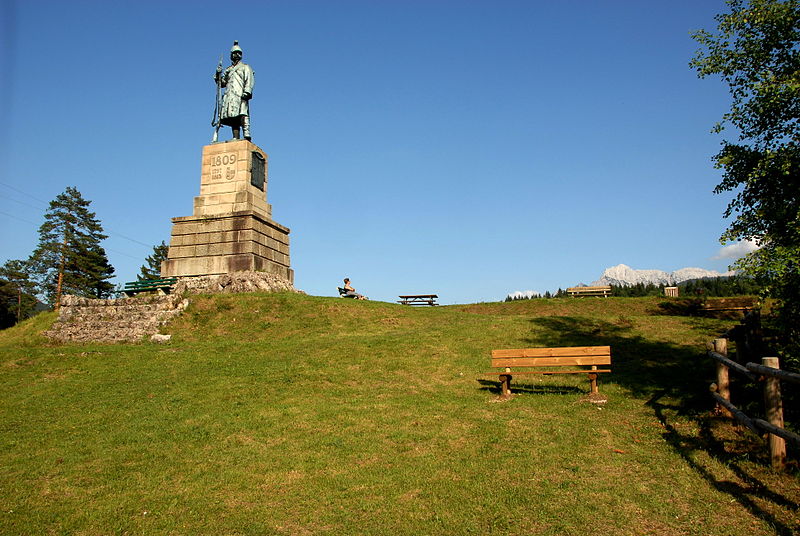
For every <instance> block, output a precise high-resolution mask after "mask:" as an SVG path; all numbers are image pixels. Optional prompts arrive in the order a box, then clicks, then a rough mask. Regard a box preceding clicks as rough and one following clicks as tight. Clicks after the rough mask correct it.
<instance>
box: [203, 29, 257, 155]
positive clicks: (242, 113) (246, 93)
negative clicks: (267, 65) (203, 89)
mask: <svg viewBox="0 0 800 536" xmlns="http://www.w3.org/2000/svg"><path fill="white" fill-rule="evenodd" d="M214 81H215V82H216V83H217V107H216V110H215V112H214V121H213V123H212V124H213V126H214V127H215V128H214V137H213V139H212V142H216V141H217V137H218V134H219V128H220V126H222V125H227V126H229V127H231V129H232V130H233V137H234V139H237V140H238V139H239V131H240V129H241V131H242V133H243V135H244V139H246V140H250V99H251V98H252V97H253V86H254V85H255V73H254V72H253V69H251V68H250V66H249V65H247V64H246V63H242V49H241V48H240V47H239V41H234V42H233V47H232V48H231V64H230V66H229V67H227V68H226V69H225V70H224V71H223V70H222V59H220V62H219V65H217V71H216V72H215V73H214ZM222 89H224V90H225V93H224V94H223V95H222V96H221V97H220V93H221V90H222Z"/></svg>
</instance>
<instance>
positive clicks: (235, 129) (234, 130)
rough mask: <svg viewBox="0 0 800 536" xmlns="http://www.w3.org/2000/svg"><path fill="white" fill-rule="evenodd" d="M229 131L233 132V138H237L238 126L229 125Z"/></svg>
mask: <svg viewBox="0 0 800 536" xmlns="http://www.w3.org/2000/svg"><path fill="white" fill-rule="evenodd" d="M231 131H232V132H233V139H234V140H238V139H239V127H231Z"/></svg>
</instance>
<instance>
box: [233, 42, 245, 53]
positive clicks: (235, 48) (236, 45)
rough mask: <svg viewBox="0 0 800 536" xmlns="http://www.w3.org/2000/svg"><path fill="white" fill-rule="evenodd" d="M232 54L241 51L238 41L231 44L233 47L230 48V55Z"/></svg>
mask: <svg viewBox="0 0 800 536" xmlns="http://www.w3.org/2000/svg"><path fill="white" fill-rule="evenodd" d="M234 52H242V49H241V47H240V46H239V41H234V42H233V46H232V47H231V54H233V53H234Z"/></svg>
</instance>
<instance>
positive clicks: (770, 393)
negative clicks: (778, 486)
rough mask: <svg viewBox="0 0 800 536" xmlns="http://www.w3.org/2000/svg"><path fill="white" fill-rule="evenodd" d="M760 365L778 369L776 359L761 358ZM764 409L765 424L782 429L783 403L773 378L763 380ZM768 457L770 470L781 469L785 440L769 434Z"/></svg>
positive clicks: (783, 459) (776, 379) (778, 380)
mask: <svg viewBox="0 0 800 536" xmlns="http://www.w3.org/2000/svg"><path fill="white" fill-rule="evenodd" d="M761 364H762V365H764V366H765V367H772V368H774V369H780V364H779V362H778V358H777V357H762V358H761ZM764 409H765V412H766V415H767V422H768V423H770V424H771V425H773V426H777V427H778V428H783V402H782V400H781V380H780V379H779V378H775V377H773V376H766V377H765V378H764ZM769 456H770V459H771V460H772V468H773V469H777V470H781V469H783V465H784V462H785V461H786V440H784V439H783V438H782V437H778V436H776V435H774V434H769Z"/></svg>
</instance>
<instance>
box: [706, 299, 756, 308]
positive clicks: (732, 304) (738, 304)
mask: <svg viewBox="0 0 800 536" xmlns="http://www.w3.org/2000/svg"><path fill="white" fill-rule="evenodd" d="M757 305H758V300H757V299H756V298H749V297H747V298H715V299H714V298H709V299H708V300H706V301H705V302H704V303H703V305H701V306H700V310H701V311H703V312H718V311H752V310H753V309H755V308H756V307H757Z"/></svg>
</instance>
